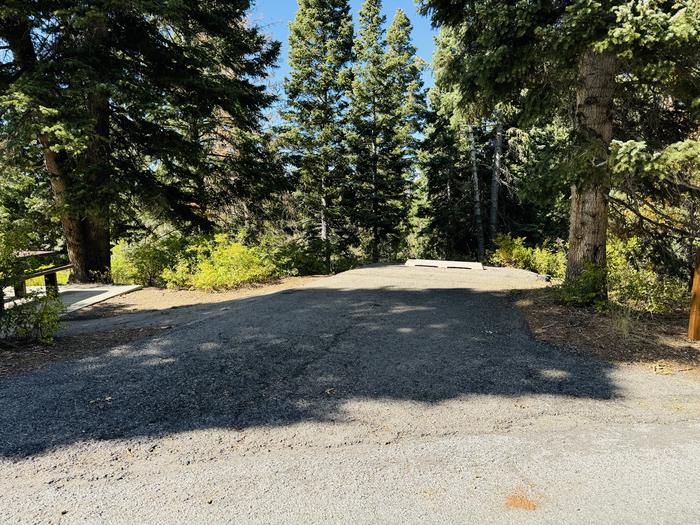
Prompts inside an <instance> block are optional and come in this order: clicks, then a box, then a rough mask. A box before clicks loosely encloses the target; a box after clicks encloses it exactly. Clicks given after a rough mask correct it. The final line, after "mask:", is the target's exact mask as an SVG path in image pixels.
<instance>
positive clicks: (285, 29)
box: [252, 0, 436, 94]
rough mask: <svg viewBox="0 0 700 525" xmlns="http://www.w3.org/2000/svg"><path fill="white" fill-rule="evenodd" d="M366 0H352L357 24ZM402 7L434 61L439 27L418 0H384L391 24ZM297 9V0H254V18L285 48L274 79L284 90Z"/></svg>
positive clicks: (427, 58) (274, 84)
mask: <svg viewBox="0 0 700 525" xmlns="http://www.w3.org/2000/svg"><path fill="white" fill-rule="evenodd" d="M361 4H362V0H350V6H351V8H352V11H353V15H354V16H355V24H356V25H355V27H356V28H357V13H358V12H359V10H360V6H361ZM398 8H401V9H403V10H404V11H405V12H406V14H407V15H408V17H409V18H410V19H411V22H412V23H413V42H414V43H415V45H416V47H417V48H418V55H419V56H420V57H421V58H423V59H424V60H425V61H426V62H428V63H429V62H430V61H431V58H432V55H433V48H434V43H433V37H434V36H435V34H436V33H435V31H434V30H433V29H432V28H431V26H430V21H429V20H428V18H427V17H423V16H421V15H419V14H418V12H417V8H416V4H415V3H414V0H384V1H383V11H384V14H385V15H386V16H387V24H389V23H391V19H392V18H393V16H394V13H395V12H396V10H397V9H398ZM296 10H297V2H296V0H254V6H253V10H252V20H253V22H254V23H255V24H257V25H259V26H261V27H262V28H263V29H264V31H265V32H266V33H267V34H269V35H270V36H271V37H272V38H274V39H275V40H278V41H279V42H281V43H282V51H281V54H280V58H279V62H278V65H279V68H278V69H276V70H275V71H273V72H272V75H273V76H272V78H271V79H270V83H271V86H272V88H273V91H277V92H278V94H281V83H282V80H283V79H284V77H285V75H286V74H287V73H288V71H289V68H288V66H287V37H288V35H289V22H291V21H292V20H293V19H294V15H295V13H296ZM425 82H426V85H428V86H430V85H432V77H431V74H430V72H426V73H425Z"/></svg>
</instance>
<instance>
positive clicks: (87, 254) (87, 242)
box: [0, 20, 110, 282]
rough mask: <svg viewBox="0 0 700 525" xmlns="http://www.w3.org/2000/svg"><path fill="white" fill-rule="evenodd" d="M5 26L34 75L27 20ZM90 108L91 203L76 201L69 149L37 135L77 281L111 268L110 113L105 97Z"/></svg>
mask: <svg viewBox="0 0 700 525" xmlns="http://www.w3.org/2000/svg"><path fill="white" fill-rule="evenodd" d="M0 30H1V31H2V35H3V37H4V38H6V40H7V41H8V44H9V46H10V49H11V51H12V54H13V60H15V61H16V63H17V64H18V65H19V66H20V68H21V70H22V73H23V74H31V73H32V72H33V71H35V70H36V67H37V63H38V59H37V55H36V51H35V49H34V43H33V42H32V39H31V29H30V25H29V24H28V23H27V21H26V20H17V21H14V22H13V21H11V20H6V21H5V23H4V25H2V26H0ZM105 31H106V30H105V29H103V30H102V35H101V36H104V34H105V33H104V32H105ZM96 34H98V36H100V35H99V31H96ZM88 110H89V111H90V112H91V114H92V115H93V117H94V118H95V123H96V125H95V133H94V136H93V144H92V145H91V147H90V148H89V150H88V154H87V156H86V160H87V165H88V166H89V169H88V170H86V171H88V172H90V174H91V175H90V177H88V179H87V180H86V183H87V184H89V185H90V186H89V188H90V192H89V193H90V198H91V202H89V203H87V202H77V203H76V202H73V200H72V199H71V198H70V192H71V191H72V187H73V186H74V183H75V181H74V180H73V179H72V178H71V177H70V170H69V168H67V167H66V166H67V165H68V159H67V158H66V156H65V153H61V154H59V153H57V152H56V151H55V150H54V148H53V146H54V145H55V140H54V139H53V137H52V136H51V135H49V134H47V133H41V134H40V135H39V137H38V138H39V142H40V143H41V146H42V151H43V155H44V163H45V165H46V169H47V171H48V173H49V178H50V182H51V189H52V191H53V194H54V200H55V202H56V206H57V208H58V209H59V213H60V217H61V225H62V226H63V231H64V235H65V238H66V248H67V251H68V258H69V260H70V262H71V263H72V264H73V276H72V279H73V280H74V281H77V282H88V281H92V280H95V279H96V278H104V277H105V276H107V275H108V272H109V269H110V260H109V258H110V240H109V213H108V212H109V202H108V201H107V199H106V198H105V192H104V191H103V189H104V188H106V187H107V186H108V184H109V172H108V171H107V170H106V169H104V168H105V166H106V165H107V158H108V157H107V155H108V154H109V149H108V135H109V113H108V107H107V99H106V97H105V96H100V97H96V98H93V99H92V100H91V101H90V107H89V108H88ZM85 193H87V192H85ZM85 210H87V211H85Z"/></svg>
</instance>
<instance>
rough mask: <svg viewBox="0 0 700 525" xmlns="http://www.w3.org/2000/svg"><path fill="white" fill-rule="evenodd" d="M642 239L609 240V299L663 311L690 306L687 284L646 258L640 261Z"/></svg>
mask: <svg viewBox="0 0 700 525" xmlns="http://www.w3.org/2000/svg"><path fill="white" fill-rule="evenodd" d="M640 251H641V250H640V240H639V239H638V238H637V237H632V238H630V239H627V240H621V239H617V238H611V239H610V240H609V241H608V247H607V257H608V289H609V295H610V300H611V301H614V302H615V303H618V304H621V305H623V306H626V307H628V308H631V309H632V310H636V311H644V312H650V313H662V312H668V311H673V310H679V309H682V308H685V307H687V305H688V301H689V299H690V296H689V292H688V285H687V283H686V282H685V281H683V280H682V279H679V278H678V277H673V276H669V275H663V274H662V273H659V272H657V271H655V270H654V268H653V266H652V264H651V263H650V262H649V261H646V260H643V259H642V260H639V256H638V255H637V254H638V253H639V252H640Z"/></svg>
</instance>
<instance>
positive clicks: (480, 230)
mask: <svg viewBox="0 0 700 525" xmlns="http://www.w3.org/2000/svg"><path fill="white" fill-rule="evenodd" d="M469 141H470V143H471V144H470V146H471V160H472V185H473V186H474V219H475V221H476V241H477V248H478V258H479V260H480V261H483V260H484V223H483V220H482V218H481V194H480V192H479V166H478V165H477V163H476V141H475V139H474V126H469Z"/></svg>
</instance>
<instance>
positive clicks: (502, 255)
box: [490, 235, 532, 270]
mask: <svg viewBox="0 0 700 525" xmlns="http://www.w3.org/2000/svg"><path fill="white" fill-rule="evenodd" d="M494 244H495V245H496V249H495V250H494V252H493V253H492V254H491V258H490V261H491V263H492V264H494V265H496V266H510V267H512V268H523V269H527V270H529V269H530V267H531V266H532V250H531V249H530V248H528V247H527V246H525V237H511V236H510V235H499V236H497V237H496V239H495V240H494Z"/></svg>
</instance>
